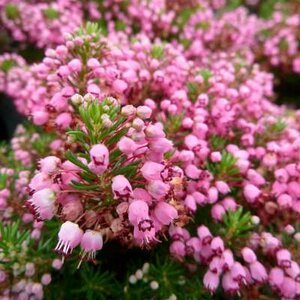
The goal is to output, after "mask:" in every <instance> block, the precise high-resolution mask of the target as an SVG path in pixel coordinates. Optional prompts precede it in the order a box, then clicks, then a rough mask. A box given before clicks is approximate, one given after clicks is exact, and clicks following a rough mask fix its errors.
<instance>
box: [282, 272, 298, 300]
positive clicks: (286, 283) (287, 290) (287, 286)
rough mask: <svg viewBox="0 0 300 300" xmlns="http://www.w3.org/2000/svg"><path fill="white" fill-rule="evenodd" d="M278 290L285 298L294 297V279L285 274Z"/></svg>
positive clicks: (295, 289)
mask: <svg viewBox="0 0 300 300" xmlns="http://www.w3.org/2000/svg"><path fill="white" fill-rule="evenodd" d="M280 292H281V294H282V295H283V296H284V297H285V298H287V299H294V298H295V296H296V292H297V288H296V282H295V280H294V279H292V278H290V277H287V276H285V277H284V279H283V282H282V284H281V285H280Z"/></svg>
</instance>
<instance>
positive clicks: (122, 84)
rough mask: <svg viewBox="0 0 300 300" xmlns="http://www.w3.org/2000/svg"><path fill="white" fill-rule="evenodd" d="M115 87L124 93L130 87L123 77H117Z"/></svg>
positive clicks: (117, 90) (118, 91)
mask: <svg viewBox="0 0 300 300" xmlns="http://www.w3.org/2000/svg"><path fill="white" fill-rule="evenodd" d="M112 87H113V89H114V90H115V91H116V92H117V93H120V94H122V93H124V91H125V90H126V89H127V87H128V84H127V83H126V82H125V81H124V80H121V79H116V80H115V81H114V82H113V86H112Z"/></svg>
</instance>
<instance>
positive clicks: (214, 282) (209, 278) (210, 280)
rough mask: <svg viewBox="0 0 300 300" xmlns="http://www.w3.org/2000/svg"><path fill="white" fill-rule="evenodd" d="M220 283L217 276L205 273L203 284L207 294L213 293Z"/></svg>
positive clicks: (216, 274)
mask: <svg viewBox="0 0 300 300" xmlns="http://www.w3.org/2000/svg"><path fill="white" fill-rule="evenodd" d="M219 283H220V279H219V274H218V273H214V272H211V271H207V272H206V273H205V275H204V278H203V284H204V286H205V288H206V289H208V291H209V292H211V293H214V292H215V291H216V289H217V288H218V286H219Z"/></svg>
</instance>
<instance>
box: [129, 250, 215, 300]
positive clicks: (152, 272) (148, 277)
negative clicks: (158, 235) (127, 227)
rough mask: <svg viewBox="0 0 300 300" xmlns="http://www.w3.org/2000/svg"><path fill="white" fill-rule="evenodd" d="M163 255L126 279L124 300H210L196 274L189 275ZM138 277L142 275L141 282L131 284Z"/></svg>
mask: <svg viewBox="0 0 300 300" xmlns="http://www.w3.org/2000/svg"><path fill="white" fill-rule="evenodd" d="M166 255H168V254H167V253H164V254H163V253H160V252H159V253H157V255H156V257H155V258H154V260H153V261H152V262H150V263H145V264H144V265H143V267H142V268H140V269H138V270H135V271H137V272H136V273H133V274H132V275H131V276H128V279H129V280H128V281H129V282H128V283H127V284H126V286H125V288H124V299H126V300H127V299H128V300H130V299H153V300H167V299H174V298H175V297H176V299H195V300H196V299H203V300H204V299H211V297H210V296H209V294H208V293H207V292H206V291H205V289H204V288H203V285H202V282H201V277H200V274H198V272H197V273H194V274H193V273H189V272H188V271H187V270H186V269H185V268H184V267H183V266H182V265H180V264H179V263H178V262H175V261H173V260H172V259H170V258H167V257H166ZM138 273H140V274H142V278H141V279H137V280H136V282H135V281H131V282H130V280H132V279H131V278H132V277H133V278H134V277H135V278H136V275H135V274H138Z"/></svg>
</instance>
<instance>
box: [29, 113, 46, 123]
mask: <svg viewBox="0 0 300 300" xmlns="http://www.w3.org/2000/svg"><path fill="white" fill-rule="evenodd" d="M48 119H49V114H48V113H47V112H46V111H34V112H33V113H32V122H33V123H34V124H35V125H44V124H46V123H47V122H48Z"/></svg>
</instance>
